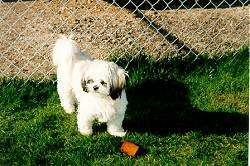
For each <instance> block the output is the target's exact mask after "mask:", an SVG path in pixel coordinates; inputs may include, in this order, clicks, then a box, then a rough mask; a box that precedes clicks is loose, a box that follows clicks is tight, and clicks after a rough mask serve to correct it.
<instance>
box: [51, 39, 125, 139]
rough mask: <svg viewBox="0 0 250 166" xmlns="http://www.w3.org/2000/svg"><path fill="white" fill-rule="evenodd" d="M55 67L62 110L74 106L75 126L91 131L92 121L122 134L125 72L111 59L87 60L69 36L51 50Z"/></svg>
mask: <svg viewBox="0 0 250 166" xmlns="http://www.w3.org/2000/svg"><path fill="white" fill-rule="evenodd" d="M52 56H53V57H52V58H53V63H54V64H55V65H56V67H57V90H58V94H59V97H60V101H61V105H62V107H63V108H64V110H65V112H66V113H69V114H70V113H72V112H74V110H75V108H74V105H75V104H76V103H79V105H78V114H77V125H78V130H79V132H80V133H81V134H83V135H90V134H92V123H93V120H95V119H97V120H99V121H100V122H107V130H108V132H109V133H110V134H111V135H114V136H120V137H121V136H124V135H125V132H124V130H123V128H122V122H123V119H124V114H125V111H126V107H127V103H128V102H127V98H126V93H125V90H124V86H125V76H126V72H125V70H124V69H122V68H120V67H119V66H118V65H116V64H115V63H113V62H108V61H103V60H91V58H90V57H89V56H88V55H87V54H86V53H83V52H81V51H80V48H79V47H78V46H77V43H76V42H75V41H74V40H72V39H71V37H66V36H61V37H60V38H59V39H58V40H57V41H56V43H55V46H54V49H53V53H52Z"/></svg>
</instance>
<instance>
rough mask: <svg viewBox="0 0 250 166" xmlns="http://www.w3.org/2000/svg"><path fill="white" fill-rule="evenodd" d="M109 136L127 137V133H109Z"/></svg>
mask: <svg viewBox="0 0 250 166" xmlns="http://www.w3.org/2000/svg"><path fill="white" fill-rule="evenodd" d="M108 132H109V134H111V135H113V136H116V137H124V136H125V135H126V132H123V131H108Z"/></svg>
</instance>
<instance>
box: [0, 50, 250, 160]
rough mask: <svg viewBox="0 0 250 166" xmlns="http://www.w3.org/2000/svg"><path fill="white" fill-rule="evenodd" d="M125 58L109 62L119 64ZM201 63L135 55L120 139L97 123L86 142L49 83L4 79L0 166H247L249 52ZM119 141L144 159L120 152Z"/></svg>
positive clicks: (0, 104)
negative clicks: (138, 151)
mask: <svg viewBox="0 0 250 166" xmlns="http://www.w3.org/2000/svg"><path fill="white" fill-rule="evenodd" d="M131 57H132V56H129V55H128V56H126V57H125V58H121V59H116V61H117V63H118V64H120V65H121V66H125V65H126V64H127V62H128V61H130V58H131ZM207 57H208V56H203V58H199V59H197V60H196V61H193V60H192V59H191V58H186V59H183V60H180V59H178V58H173V59H171V60H167V59H162V60H160V61H157V62H156V61H155V60H153V59H148V58H146V56H144V55H141V56H139V57H138V58H135V59H134V61H132V62H131V63H129V65H128V68H127V69H128V71H129V75H130V77H129V79H128V83H127V95H128V100H129V105H128V110H127V112H126V117H125V120H124V128H125V129H126V130H127V131H128V132H127V135H126V136H125V137H124V138H117V137H113V136H111V135H109V134H108V133H107V132H106V131H105V127H106V126H105V124H98V123H96V124H95V125H94V135H93V136H89V137H86V136H82V135H80V134H79V133H78V132H77V128H76V126H77V125H76V114H73V115H67V114H66V113H65V112H64V111H63V109H62V107H61V106H60V103H59V99H58V95H57V92H56V84H55V83H53V81H51V80H48V81H44V82H42V83H38V81H35V80H32V81H29V82H27V83H25V84H24V81H23V80H14V81H13V80H12V81H10V80H8V79H3V80H2V81H1V85H0V91H1V92H0V110H1V111H0V165H36V164H41V165H44V164H46V165H48V164H49V165H247V157H248V114H249V113H248V106H249V105H248V93H249V92H248V85H249V84H248V80H249V78H248V74H249V71H248V70H249V54H248V48H247V47H246V48H243V49H241V50H240V51H239V53H238V54H236V55H234V56H232V55H231V54H228V55H225V56H223V57H222V58H220V59H219V60H218V58H207ZM113 60H115V59H113ZM52 80H55V79H52ZM123 140H130V141H134V142H135V143H137V144H139V145H141V146H142V147H144V148H145V149H146V151H147V153H146V154H145V155H142V156H138V157H135V158H131V157H129V156H127V155H126V154H122V153H120V152H119V147H120V145H121V142H122V141H123Z"/></svg>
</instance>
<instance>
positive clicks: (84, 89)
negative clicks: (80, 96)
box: [81, 79, 88, 92]
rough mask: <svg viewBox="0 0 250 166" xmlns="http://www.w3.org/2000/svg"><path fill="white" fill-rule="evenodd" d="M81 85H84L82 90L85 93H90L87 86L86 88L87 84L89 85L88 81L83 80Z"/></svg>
mask: <svg viewBox="0 0 250 166" xmlns="http://www.w3.org/2000/svg"><path fill="white" fill-rule="evenodd" d="M81 83H82V90H83V91H84V92H88V89H87V86H86V84H87V82H86V80H85V79H83V80H82V81H81Z"/></svg>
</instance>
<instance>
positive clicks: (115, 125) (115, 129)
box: [107, 114, 126, 137]
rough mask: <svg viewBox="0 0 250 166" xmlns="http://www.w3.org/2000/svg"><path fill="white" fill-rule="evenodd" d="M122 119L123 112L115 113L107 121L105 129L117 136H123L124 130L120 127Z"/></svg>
mask: <svg viewBox="0 0 250 166" xmlns="http://www.w3.org/2000/svg"><path fill="white" fill-rule="evenodd" d="M123 119H124V114H116V115H115V116H114V117H113V118H112V119H111V120H109V121H108V123H107V130H108V132H109V134H111V135H113V136H117V137H123V136H125V134H126V132H124V129H123V127H122V122H123Z"/></svg>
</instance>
